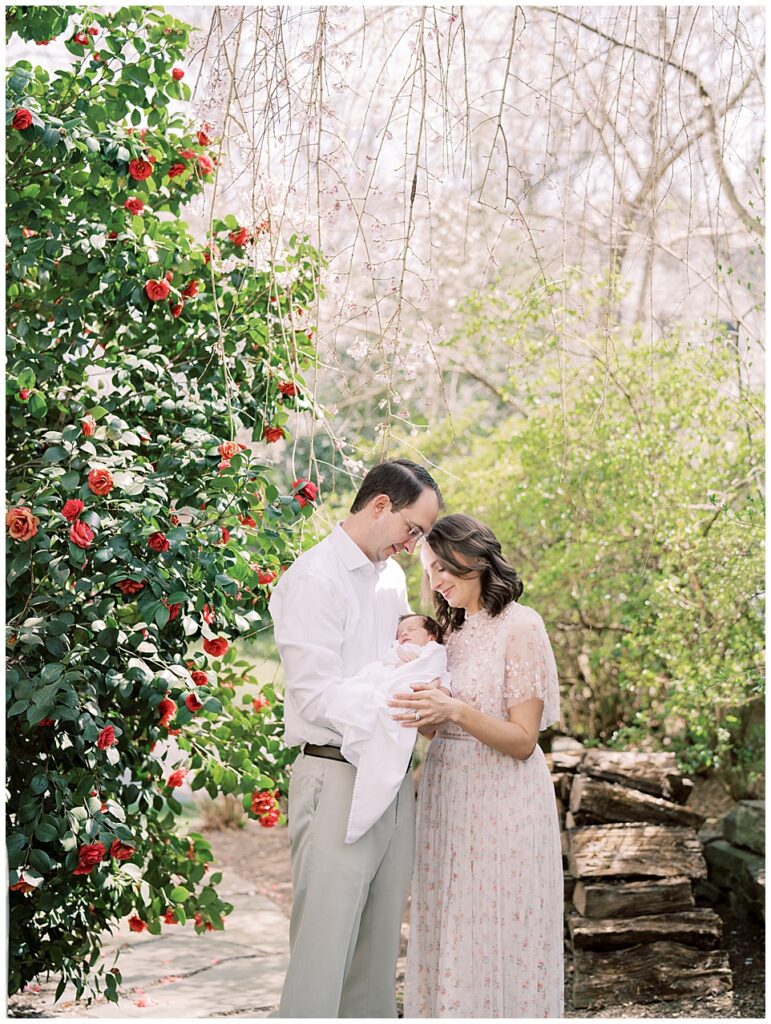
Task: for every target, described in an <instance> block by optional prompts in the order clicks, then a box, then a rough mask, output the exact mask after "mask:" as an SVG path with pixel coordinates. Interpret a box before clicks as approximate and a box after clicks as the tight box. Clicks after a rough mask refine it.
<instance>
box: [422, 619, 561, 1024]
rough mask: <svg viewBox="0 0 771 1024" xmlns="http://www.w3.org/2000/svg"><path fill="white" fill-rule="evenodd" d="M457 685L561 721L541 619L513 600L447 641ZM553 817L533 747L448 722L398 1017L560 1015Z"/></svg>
mask: <svg viewBox="0 0 771 1024" xmlns="http://www.w3.org/2000/svg"><path fill="white" fill-rule="evenodd" d="M447 656H448V667H449V669H450V671H451V672H452V686H453V693H454V695H455V696H456V697H457V698H458V699H460V700H464V701H466V702H467V703H468V704H471V705H472V706H473V707H475V708H478V709H479V710H480V711H484V712H485V713H486V714H488V715H494V716H496V717H498V718H508V708H510V707H513V706H515V705H517V704H520V703H522V702H523V701H526V700H530V699H531V698H533V697H537V698H539V699H540V700H542V701H543V702H544V709H543V715H542V716H541V728H542V729H544V728H546V726H547V725H550V724H551V723H552V722H556V721H558V719H559V689H558V685H557V670H556V665H555V663H554V655H553V653H552V650H551V646H550V644H549V639H548V637H547V635H546V630H545V629H544V625H543V621H542V619H541V617H540V615H538V613H537V612H535V611H533V609H532V608H527V607H525V606H523V605H519V604H516V603H512V604H510V605H508V606H507V607H506V608H505V609H504V610H503V611H502V612H501V613H500V614H499V615H498V616H496V617H492V616H491V615H489V613H488V612H487V611H484V610H483V611H480V612H477V613H476V614H474V615H472V616H469V617H468V618H467V619H466V621H465V622H464V624H463V626H462V627H461V628H460V629H459V630H458V631H457V632H455V633H453V634H451V635H450V637H449V639H448V641H447ZM562 932H563V877H562V858H561V852H560V838H559V821H558V818H557V805H556V801H555V796H554V786H553V784H552V780H551V776H550V774H549V769H548V767H547V765H546V761H545V758H544V755H543V753H542V751H541V748H540V747H538V746H536V748H535V751H534V752H533V754H532V755H531V756H530V757H529V758H528V759H527V760H526V761H520V760H517V759H516V758H513V757H510V756H508V755H506V754H501V753H499V752H498V751H496V750H493V749H492V747H488V746H485V745H484V744H483V743H480V742H479V741H478V740H476V739H474V738H473V737H472V736H469V734H468V733H466V732H464V731H463V730H462V729H460V728H459V727H458V726H456V725H454V724H453V723H446V724H445V725H443V726H442V727H441V728H440V730H439V732H437V734H436V736H435V737H434V739H433V740H432V741H431V743H430V745H429V749H428V756H427V758H426V763H425V766H424V769H423V777H422V780H421V785H420V795H419V799H418V820H417V839H416V859H415V868H414V871H413V876H412V906H411V913H410V938H409V947H408V950H407V967H406V976H405V992H404V1015H405V1017H561V1016H562V1009H563V1001H562V1000H563V962H562Z"/></svg>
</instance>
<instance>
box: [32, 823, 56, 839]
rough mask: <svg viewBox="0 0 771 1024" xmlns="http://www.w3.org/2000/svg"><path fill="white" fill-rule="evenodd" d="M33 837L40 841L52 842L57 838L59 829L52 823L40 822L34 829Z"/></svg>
mask: <svg viewBox="0 0 771 1024" xmlns="http://www.w3.org/2000/svg"><path fill="white" fill-rule="evenodd" d="M35 838H36V839H39V840H40V841H41V843H53V842H54V841H55V840H57V839H58V838H59V830H58V829H57V828H56V827H55V826H54V825H49V824H47V823H46V822H41V823H40V824H39V825H38V827H37V828H36V829H35Z"/></svg>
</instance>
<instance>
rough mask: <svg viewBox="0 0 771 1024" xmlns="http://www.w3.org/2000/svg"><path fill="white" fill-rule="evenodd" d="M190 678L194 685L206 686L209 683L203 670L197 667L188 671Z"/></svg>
mask: <svg viewBox="0 0 771 1024" xmlns="http://www.w3.org/2000/svg"><path fill="white" fill-rule="evenodd" d="M190 678H191V679H192V680H193V682H194V683H195V685H196V686H207V685H208V683H209V677H208V676H207V675H206V673H205V672H202V671H201V670H200V669H199V668H197V669H196V670H195V672H191V673H190Z"/></svg>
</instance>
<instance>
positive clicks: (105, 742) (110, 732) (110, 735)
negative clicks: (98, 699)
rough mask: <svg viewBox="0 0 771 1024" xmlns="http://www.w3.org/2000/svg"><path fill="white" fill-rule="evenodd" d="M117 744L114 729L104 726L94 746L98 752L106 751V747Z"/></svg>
mask: <svg viewBox="0 0 771 1024" xmlns="http://www.w3.org/2000/svg"><path fill="white" fill-rule="evenodd" d="M117 742H118V739H117V737H116V735H115V729H114V728H113V726H111V725H106V726H105V727H104V729H102V731H101V732H100V733H99V736H98V738H97V741H96V745H97V747H99V749H100V750H107V748H108V747H111V746H113V745H114V744H115V743H117Z"/></svg>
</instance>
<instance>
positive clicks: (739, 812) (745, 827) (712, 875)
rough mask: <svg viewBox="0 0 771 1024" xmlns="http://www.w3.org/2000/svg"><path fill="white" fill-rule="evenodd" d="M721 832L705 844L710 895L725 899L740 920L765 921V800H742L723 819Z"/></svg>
mask: <svg viewBox="0 0 771 1024" xmlns="http://www.w3.org/2000/svg"><path fill="white" fill-rule="evenodd" d="M721 832H722V835H720V836H717V837H714V838H708V839H707V840H706V842H705V844H704V856H705V858H706V861H707V866H708V869H709V883H708V884H709V886H710V887H711V895H712V897H713V898H714V899H723V900H728V901H729V902H730V904H731V907H732V908H733V910H734V911H735V912H736V913H737V914H738V915H739V916H740V917H749V916H752V917H755V918H757V919H758V920H759V921H765V898H766V868H765V851H766V802H765V800H741V801H740V802H739V803H738V804H737V805H736V807H734V809H733V810H732V811H729V813H728V814H726V815H725V817H724V818H723V820H722V822H721Z"/></svg>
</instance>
